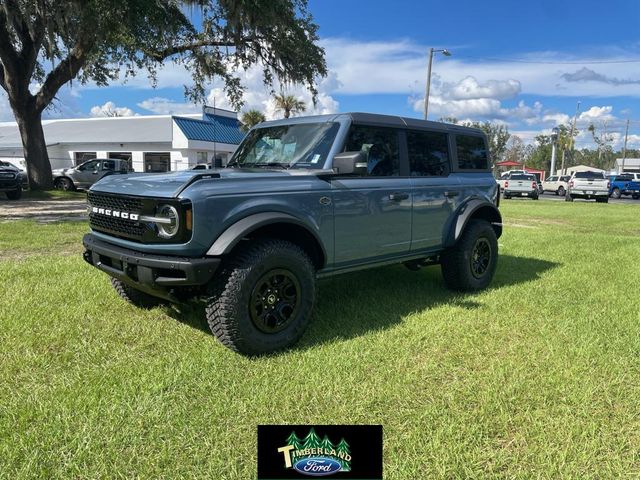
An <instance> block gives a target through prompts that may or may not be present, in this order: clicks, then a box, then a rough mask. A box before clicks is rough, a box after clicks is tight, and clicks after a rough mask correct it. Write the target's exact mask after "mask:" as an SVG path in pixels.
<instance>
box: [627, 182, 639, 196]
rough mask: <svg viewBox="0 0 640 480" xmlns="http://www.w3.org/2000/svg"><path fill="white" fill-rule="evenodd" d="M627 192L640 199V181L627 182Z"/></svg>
mask: <svg viewBox="0 0 640 480" xmlns="http://www.w3.org/2000/svg"><path fill="white" fill-rule="evenodd" d="M627 193H628V194H629V195H631V198H633V199H634V200H638V199H639V198H640V182H636V181H631V182H629V183H627Z"/></svg>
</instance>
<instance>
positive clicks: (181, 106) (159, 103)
mask: <svg viewBox="0 0 640 480" xmlns="http://www.w3.org/2000/svg"><path fill="white" fill-rule="evenodd" d="M137 105H138V107H140V108H143V109H144V110H148V111H150V112H152V113H156V114H158V115H180V114H185V113H199V112H201V111H202V107H201V106H200V105H195V104H193V103H186V102H175V101H173V100H169V99H168V98H164V97H152V98H148V99H146V100H144V101H142V102H140V103H138V104H137Z"/></svg>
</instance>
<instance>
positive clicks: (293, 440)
mask: <svg viewBox="0 0 640 480" xmlns="http://www.w3.org/2000/svg"><path fill="white" fill-rule="evenodd" d="M287 445H293V448H294V449H295V450H301V449H302V440H300V439H299V438H298V436H297V435H296V432H291V435H289V438H287Z"/></svg>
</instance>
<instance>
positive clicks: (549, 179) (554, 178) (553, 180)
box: [547, 177, 558, 182]
mask: <svg viewBox="0 0 640 480" xmlns="http://www.w3.org/2000/svg"><path fill="white" fill-rule="evenodd" d="M556 180H558V177H549V178H547V182H555V181H556Z"/></svg>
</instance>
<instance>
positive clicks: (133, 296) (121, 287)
mask: <svg viewBox="0 0 640 480" xmlns="http://www.w3.org/2000/svg"><path fill="white" fill-rule="evenodd" d="M111 285H113V288H114V289H115V290H116V292H118V295H120V296H121V297H122V298H123V299H125V300H126V301H127V302H129V303H130V304H132V305H135V306H136V307H138V308H144V309H150V308H154V307H157V306H159V305H163V304H164V303H165V302H164V300H162V299H161V298H158V297H154V296H153V295H149V294H148V293H144V292H141V291H140V290H137V289H135V288H133V287H132V286H131V285H127V284H126V283H124V282H123V281H122V280H118V279H117V278H113V277H111Z"/></svg>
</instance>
